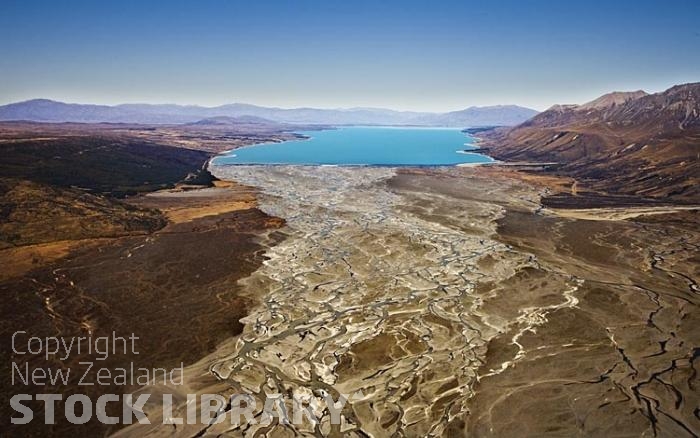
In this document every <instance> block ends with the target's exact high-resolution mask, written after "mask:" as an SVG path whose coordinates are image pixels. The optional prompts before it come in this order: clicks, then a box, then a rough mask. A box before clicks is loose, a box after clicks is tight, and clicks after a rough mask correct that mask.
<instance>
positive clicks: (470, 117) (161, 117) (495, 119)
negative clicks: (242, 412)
mask: <svg viewBox="0 0 700 438" xmlns="http://www.w3.org/2000/svg"><path fill="white" fill-rule="evenodd" d="M535 114H537V111H535V110H532V109H529V108H524V107H520V106H516V105H502V106H490V107H470V108H467V109H465V110H461V111H452V112H447V113H427V112H413V111H395V110H390V109H384V108H349V109H319V108H291V109H286V108H274V107H262V106H256V105H250V104H243V103H233V104H227V105H221V106H218V107H202V106H196V105H175V104H159V105H151V104H122V105H116V106H108V105H83V104H69V103H63V102H56V101H52V100H48V99H34V100H28V101H25V102H18V103H12V104H9V105H4V106H0V120H27V121H37V122H80V123H99V122H107V123H145V124H151V123H153V124H179V123H194V122H197V121H199V120H202V119H207V118H213V117H234V118H235V117H242V116H253V117H260V118H263V119H267V120H270V121H272V122H278V123H291V124H327V125H361V124H367V125H420V126H456V127H468V126H484V125H507V126H511V125H515V124H518V123H521V122H523V121H525V120H527V119H528V118H530V117H532V116H533V115H535Z"/></svg>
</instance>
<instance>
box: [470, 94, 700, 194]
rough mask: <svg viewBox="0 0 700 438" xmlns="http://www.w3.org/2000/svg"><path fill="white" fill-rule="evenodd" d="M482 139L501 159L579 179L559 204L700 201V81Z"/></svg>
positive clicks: (600, 103) (599, 103)
mask: <svg viewBox="0 0 700 438" xmlns="http://www.w3.org/2000/svg"><path fill="white" fill-rule="evenodd" d="M477 135H478V136H479V137H481V138H482V140H483V141H482V143H481V145H482V146H483V147H485V148H486V149H488V153H489V154H490V155H491V156H493V157H495V158H498V159H501V160H504V161H508V162H513V161H521V162H546V163H556V166H551V172H553V173H555V174H557V175H562V176H568V177H570V178H573V179H574V180H575V181H576V186H574V187H572V192H573V193H571V195H572V196H565V195H560V196H559V198H557V199H552V200H551V201H552V203H553V205H554V203H556V205H559V206H563V205H565V204H570V206H576V205H578V206H594V205H606V204H616V205H622V204H648V203H650V202H651V203H654V202H657V203H664V202H665V203H689V204H697V203H698V202H700V148H699V147H698V145H699V144H700V83H694V84H685V85H678V86H675V87H672V88H670V89H668V90H666V91H664V92H661V93H656V94H646V93H644V92H641V91H636V92H631V93H611V94H608V95H605V96H602V97H600V98H598V99H596V100H594V101H592V102H589V103H587V104H584V105H556V106H554V107H552V108H550V109H549V110H547V111H545V112H543V113H540V114H538V115H537V116H535V117H533V118H532V119H530V120H528V121H527V122H525V123H523V124H521V125H519V126H516V127H514V128H498V129H494V130H491V131H482V132H479V133H478V134H477ZM601 194H606V195H608V196H612V199H610V198H606V197H604V196H603V197H601V196H600V195H601Z"/></svg>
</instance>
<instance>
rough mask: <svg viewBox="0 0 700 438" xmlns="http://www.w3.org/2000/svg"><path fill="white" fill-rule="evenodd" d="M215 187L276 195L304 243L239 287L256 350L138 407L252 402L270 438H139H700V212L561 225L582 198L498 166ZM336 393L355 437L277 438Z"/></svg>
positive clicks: (293, 171) (140, 429) (183, 432)
mask: <svg viewBox="0 0 700 438" xmlns="http://www.w3.org/2000/svg"><path fill="white" fill-rule="evenodd" d="M213 172H214V173H215V174H216V175H217V176H218V177H220V178H223V179H235V180H238V181H241V182H243V183H245V184H248V185H252V186H256V187H259V189H260V194H259V196H258V199H259V203H260V206H261V208H262V209H264V210H265V211H267V212H272V213H274V214H275V215H278V216H280V217H284V218H286V219H287V226H286V227H285V228H284V229H283V230H282V232H283V233H284V234H285V236H286V238H285V239H284V240H283V241H282V242H280V243H279V244H278V245H276V246H274V247H272V248H270V249H269V250H268V251H267V253H266V254H267V257H268V258H269V260H268V261H267V262H266V263H265V264H264V265H263V266H262V267H261V268H260V269H258V270H257V271H256V272H255V273H253V274H252V275H251V276H250V277H248V278H246V279H244V280H242V281H241V282H240V285H241V287H242V290H241V294H242V295H243V296H246V297H254V298H253V300H255V301H257V302H258V304H257V305H256V306H253V307H251V308H250V310H249V312H250V313H249V315H248V316H246V317H245V318H244V319H242V320H241V322H242V323H243V331H242V333H241V335H240V336H238V337H234V338H231V339H229V340H228V341H226V342H224V343H221V344H220V345H219V346H218V347H217V349H216V350H215V352H214V353H212V354H210V355H207V356H204V357H203V358H202V359H200V360H199V361H197V362H195V363H192V364H191V365H190V366H188V367H187V368H186V369H185V372H184V376H185V378H184V380H185V382H186V385H185V386H184V387H182V386H162V385H159V386H156V387H148V388H142V389H141V390H139V391H138V392H137V394H146V393H150V394H155V395H159V394H162V393H170V394H172V395H173V400H175V401H176V402H175V408H174V411H173V415H174V416H175V417H179V418H183V417H184V415H185V411H186V408H187V406H191V405H188V404H187V402H186V399H185V394H192V393H197V394H219V395H221V396H223V397H228V396H231V395H233V394H249V395H251V396H252V397H253V399H254V400H255V401H256V403H255V409H254V411H253V415H254V420H255V421H256V422H257V424H253V423H252V422H245V421H244V422H243V424H235V423H236V422H237V421H239V420H242V418H241V417H239V418H236V415H235V414H234V412H235V411H234V410H232V405H230V404H229V405H221V406H220V408H219V410H218V415H215V418H216V419H217V421H216V422H214V421H212V422H211V423H210V424H206V423H205V424H202V423H200V424H185V425H178V426H173V425H171V424H167V425H163V424H161V423H162V421H161V420H163V418H162V406H159V405H158V404H157V402H155V403H154V404H152V405H149V406H148V408H147V413H148V414H149V417H151V418H153V419H154V421H153V423H154V424H152V425H134V426H132V427H130V428H126V429H123V430H122V431H120V435H121V436H171V435H172V433H173V432H175V433H176V434H177V435H178V436H229V435H233V436H240V435H243V436H255V434H260V435H261V436H271V437H276V436H291V435H306V436H312V435H315V436H341V435H342V436H360V437H361V436H375V437H383V436H410V437H413V436H465V435H466V436H518V437H525V436H526V437H539V436H625V437H638V436H649V437H653V436H659V437H693V436H697V435H698V434H699V433H700V418H698V408H697V406H698V403H699V402H700V399H698V391H697V387H698V385H699V384H700V381H699V380H700V379H699V378H698V373H697V367H698V363H697V359H698V351H699V350H698V345H700V330H698V323H699V322H700V321H699V320H698V317H699V316H700V312H699V311H698V306H699V305H700V299H699V298H698V297H699V294H700V290H699V289H698V284H697V278H698V276H699V275H700V272H698V267H699V266H700V264H699V263H698V261H699V260H698V255H697V254H698V246H699V245H700V234H699V233H698V223H699V219H700V218H699V217H698V214H699V211H698V209H697V208H695V209H690V208H689V207H688V206H682V208H679V209H676V208H675V207H668V206H667V207H665V208H666V210H664V211H661V210H659V209H658V208H657V209H656V210H654V214H646V213H645V212H643V211H639V210H638V208H637V207H622V208H617V209H615V210H614V213H615V214H612V213H611V212H610V211H609V210H610V209H608V211H606V212H604V213H602V214H597V213H596V212H597V211H598V209H590V210H578V211H576V212H575V213H571V212H569V211H562V210H555V209H550V208H547V207H544V206H543V205H542V203H541V200H542V198H543V197H544V196H545V195H547V194H552V193H555V192H557V191H560V190H566V188H567V186H568V185H569V180H566V179H559V178H556V177H553V176H545V177H539V176H538V175H533V174H530V173H522V172H519V171H516V170H513V169H511V168H508V167H506V168H500V167H495V166H489V167H465V168H459V167H457V168H454V167H453V168H447V167H446V168H434V169H425V168H424V169H391V168H371V167H367V168H342V167H338V168H333V167H321V168H314V167H305V166H276V167H266V166H229V167H226V166H221V167H214V168H213ZM326 393H329V394H331V395H332V396H333V397H334V400H335V399H337V397H338V396H339V394H347V395H349V396H351V398H350V399H349V401H348V403H347V404H346V405H345V407H344V408H343V410H342V417H341V418H342V422H341V424H331V422H330V418H329V414H328V410H327V409H326V408H324V405H323V401H321V402H319V403H320V404H319V406H320V407H319V411H318V412H319V414H320V418H321V421H320V423H317V424H311V423H310V422H308V421H305V422H303V423H302V424H288V425H283V424H281V423H280V422H279V420H278V419H273V420H272V422H271V423H270V424H269V425H264V424H260V422H261V421H262V419H263V418H264V415H263V404H264V401H265V397H266V394H283V395H285V394H286V395H288V396H289V398H291V395H290V394H297V395H299V396H300V397H302V399H308V397H313V396H315V397H321V396H322V395H323V394H326ZM304 397H306V398H304ZM154 399H155V400H158V398H157V397H154ZM285 403H286V409H287V410H288V412H292V411H293V410H294V405H293V403H291V402H290V401H289V399H285ZM324 409H325V410H324Z"/></svg>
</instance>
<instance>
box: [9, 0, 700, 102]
mask: <svg viewBox="0 0 700 438" xmlns="http://www.w3.org/2000/svg"><path fill="white" fill-rule="evenodd" d="M699 15H700V3H699V2H696V1H689V0H675V1H669V2H665V3H663V4H659V3H658V2H653V1H634V2H631V1H630V2H615V4H608V3H606V2H602V1H598V2H596V1H593V2H585V3H584V2H580V3H564V4H552V3H550V2H546V1H535V2H530V3H528V4H523V3H521V2H515V1H505V2H501V3H499V4H481V3H476V2H474V3H473V2H458V1H446V2H441V3H439V4H431V3H429V2H424V1H406V2H393V3H392V2H382V3H380V4H377V3H375V2H365V1H360V2H353V3H351V4H348V3H334V2H310V1H298V2H294V3H286V2H281V3H275V2H260V3H256V4H249V3H246V2H219V1H203V2H198V3H173V2H166V1H153V2H149V3H148V4H141V3H139V2H135V1H126V2H118V3H117V2H104V3H93V2H87V1H70V2H62V3H49V4H43V3H41V2H32V1H28V2H19V1H8V2H4V10H3V14H2V16H0V49H2V53H3V56H2V57H0V73H1V74H2V76H3V81H2V82H0V104H7V103H12V102H18V101H24V100H29V99H34V98H47V99H52V100H57V101H63V102H75V103H86V104H87V103H90V104H103V105H115V104H122V103H152V104H161V103H176V104H180V105H200V106H207V107H211V106H219V105H222V104H227V103H249V104H254V105H259V106H267V107H270V106H272V107H279V108H298V107H312V108H356V107H372V108H388V109H394V110H398V111H420V112H448V111H455V110H461V109H464V108H467V107H470V106H492V105H519V106H523V107H528V108H533V109H536V110H539V111H541V110H544V109H546V108H548V107H550V106H551V105H553V104H562V103H584V102H587V101H590V100H592V99H595V98H596V97H598V96H600V95H602V94H605V93H608V92H610V91H632V90H637V89H643V90H645V91H647V92H649V93H653V92H658V91H662V90H665V89H667V88H669V87H670V86H672V85H675V84H679V83H686V82H696V81H699V80H700V58H699V57H696V56H695V57H694V56H689V54H692V53H697V52H698V50H700V25H698V24H697V20H696V17H697V16H699Z"/></svg>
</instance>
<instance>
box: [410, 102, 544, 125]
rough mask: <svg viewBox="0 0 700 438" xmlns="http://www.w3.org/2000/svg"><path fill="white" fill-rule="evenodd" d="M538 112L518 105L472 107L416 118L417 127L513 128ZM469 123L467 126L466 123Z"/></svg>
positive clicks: (414, 121)
mask: <svg viewBox="0 0 700 438" xmlns="http://www.w3.org/2000/svg"><path fill="white" fill-rule="evenodd" d="M535 114H537V111H535V110H533V109H530V108H524V107H521V106H516V105H497V106H484V107H475V106H473V107H470V108H467V109H464V110H461V111H452V112H449V113H442V114H430V115H426V116H421V117H416V118H415V119H413V120H412V123H414V124H416V125H436V126H512V125H517V124H519V123H522V122H524V121H525V120H527V119H529V118H531V117H532V116H534V115H535ZM466 121H468V122H469V123H468V124H466V123H465V122H466Z"/></svg>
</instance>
